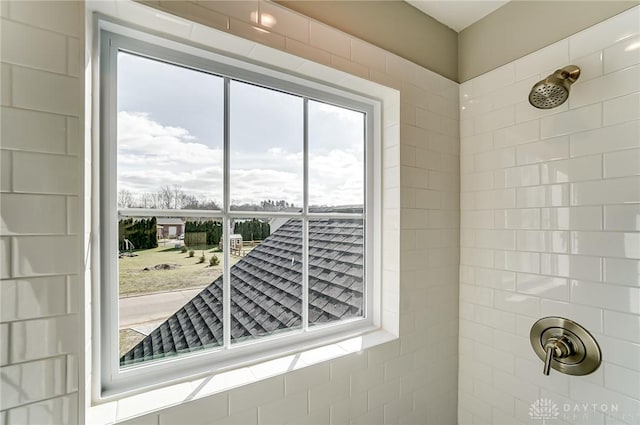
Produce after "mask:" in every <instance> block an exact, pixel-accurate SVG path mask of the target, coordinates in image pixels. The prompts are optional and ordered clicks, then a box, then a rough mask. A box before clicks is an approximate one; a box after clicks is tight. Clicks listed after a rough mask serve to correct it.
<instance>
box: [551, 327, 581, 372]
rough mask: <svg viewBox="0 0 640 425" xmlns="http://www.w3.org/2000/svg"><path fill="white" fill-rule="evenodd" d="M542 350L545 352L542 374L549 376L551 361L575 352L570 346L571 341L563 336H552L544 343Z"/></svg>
mask: <svg viewBox="0 0 640 425" xmlns="http://www.w3.org/2000/svg"><path fill="white" fill-rule="evenodd" d="M544 350H545V352H546V355H545V359H544V369H543V373H544V374H545V375H549V371H550V370H551V360H554V359H555V360H558V359H564V358H566V357H569V356H571V355H573V354H574V352H575V350H574V349H573V346H572V345H571V340H569V338H567V337H566V336H564V335H559V336H557V337H555V336H552V337H550V338H549V339H547V341H546V342H545V343H544Z"/></svg>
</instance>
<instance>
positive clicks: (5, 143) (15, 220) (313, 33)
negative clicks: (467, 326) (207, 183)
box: [0, 1, 459, 425]
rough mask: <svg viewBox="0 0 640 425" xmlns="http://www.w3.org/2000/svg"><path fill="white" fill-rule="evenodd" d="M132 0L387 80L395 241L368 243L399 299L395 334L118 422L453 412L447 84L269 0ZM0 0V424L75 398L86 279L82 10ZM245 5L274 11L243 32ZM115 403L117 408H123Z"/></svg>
mask: <svg viewBox="0 0 640 425" xmlns="http://www.w3.org/2000/svg"><path fill="white" fill-rule="evenodd" d="M148 3H149V4H151V5H152V6H155V7H159V8H162V9H163V10H167V11H170V12H171V13H175V14H177V15H181V16H183V17H186V18H188V19H193V20H196V21H198V22H201V23H204V24H206V25H209V26H212V27H214V28H216V29H220V30H222V31H226V32H228V33H231V34H235V35H237V36H240V37H244V38H249V39H251V40H253V41H256V42H259V43H263V44H266V45H268V46H271V47H274V48H277V49H280V50H283V51H286V52H289V53H292V54H295V55H298V56H301V57H304V58H306V59H310V60H313V61H315V62H318V63H321V64H323V65H327V66H330V67H334V68H337V69H340V70H342V71H345V72H348V73H350V74H353V75H356V76H359V77H363V78H367V79H371V80H373V81H376V82H379V83H381V84H384V85H388V86H390V87H394V88H396V89H398V90H400V92H401V107H400V116H398V117H396V119H397V124H396V129H397V126H399V128H400V138H401V143H400V146H392V147H390V148H389V149H387V150H386V151H385V152H384V154H383V155H384V159H383V162H384V164H383V166H384V169H385V173H384V176H383V182H384V183H383V185H384V188H385V189H384V190H385V193H384V197H385V200H384V206H385V211H384V217H383V219H384V221H385V227H386V228H388V229H396V230H397V229H399V230H400V231H401V237H400V243H399V246H398V245H397V244H394V243H389V244H388V245H385V246H384V248H383V256H384V257H385V258H387V259H389V258H392V257H396V258H397V257H398V256H400V270H399V273H400V300H399V301H398V300H393V299H390V300H388V301H389V304H386V306H387V308H393V306H394V303H398V302H399V303H400V310H399V315H400V317H399V321H400V339H399V340H397V341H394V342H391V343H388V344H385V345H382V346H378V347H376V348H374V349H370V350H367V351H365V352H362V353H360V354H357V355H351V356H348V357H344V358H340V359H336V360H333V361H331V362H325V363H321V364H318V365H314V366H310V367H307V368H304V369H302V370H299V371H296V372H292V373H289V374H287V375H283V376H277V377H273V378H269V379H266V380H263V381H261V382H259V383H257V384H254V385H249V386H243V387H239V388H237V389H234V390H232V391H228V392H222V393H220V394H217V395H214V396H212V397H207V398H203V399H200V400H197V401H193V402H190V403H185V404H183V405H181V406H179V407H174V408H170V409H166V410H162V411H160V412H157V413H154V414H150V415H147V416H144V417H141V418H138V419H135V420H133V421H132V423H140V424H158V423H160V424H163V425H164V424H187V423H209V424H213V423H240V424H257V423H260V424H266V423H286V422H289V423H299V424H302V423H318V424H326V423H330V422H331V423H335V424H339V423H349V422H350V421H351V422H352V423H354V424H356V423H367V424H369V423H433V424H453V423H455V421H456V397H457V344H458V341H457V333H456V332H457V328H458V276H457V274H458V252H459V248H458V245H459V230H458V229H459V227H458V223H459V214H458V211H459V141H458V140H459V138H458V131H459V130H458V129H459V125H458V86H457V84H455V83H454V82H451V81H449V80H446V79H445V78H443V77H440V76H438V75H436V74H434V73H432V72H430V71H427V70H425V69H423V68H420V67H418V66H416V65H414V64H412V63H410V62H408V61H405V60H403V59H401V58H399V57H397V56H395V55H393V54H390V53H388V52H385V51H384V50H381V49H379V48H376V47H374V46H371V45H369V44H366V43H364V42H361V41H359V40H357V39H355V38H353V37H350V36H347V35H345V34H344V33H341V32H339V31H337V30H334V29H332V28H330V27H327V26H326V25H323V24H319V23H317V22H314V21H311V20H309V19H307V18H306V17H304V16H301V15H298V14H294V13H291V12H289V11H287V10H286V9H284V8H282V7H280V6H277V5H275V4H273V3H269V2H262V1H260V2H258V1H242V2H217V1H213V2H198V3H196V2H174V1H169V2H148ZM0 4H1V5H2V10H1V13H2V18H3V20H2V52H1V54H2V56H1V58H2V62H3V64H2V144H1V151H0V157H1V159H2V165H1V167H0V170H1V171H2V175H1V177H0V180H1V188H0V189H1V192H2V203H1V205H2V206H1V208H2V228H1V232H2V238H1V241H2V244H1V245H0V246H1V253H2V257H1V258H2V261H3V263H2V264H0V270H1V271H2V276H1V279H2V280H1V281H0V289H1V291H2V292H1V294H2V317H1V329H0V335H1V336H2V341H1V344H0V347H1V348H2V357H1V359H2V388H1V392H2V406H1V409H2V410H1V412H0V423H3V424H29V423H34V424H46V423H51V424H61V423H64V424H73V423H75V422H77V420H78V419H77V418H78V412H79V411H81V410H82V409H83V406H82V405H83V401H82V399H83V397H82V394H81V395H80V397H79V396H78V387H79V386H80V388H81V389H82V387H83V386H84V383H78V376H82V373H81V368H82V365H81V363H82V361H81V359H82V356H81V355H80V353H81V352H82V351H83V350H84V344H85V341H84V339H83V337H82V324H81V322H80V320H81V317H82V309H83V307H82V305H83V302H82V300H80V298H81V296H82V294H83V292H82V290H81V287H82V286H84V287H85V288H88V287H89V285H90V282H87V281H84V279H83V277H82V276H83V274H82V273H83V270H84V268H85V260H86V259H85V257H84V256H83V254H82V252H84V251H83V250H82V248H81V245H82V241H81V240H86V239H85V235H83V234H82V231H83V227H82V226H83V210H82V208H81V205H82V203H83V196H84V194H83V192H82V186H83V178H85V177H83V172H82V168H83V165H84V161H83V158H84V152H85V145H84V143H85V142H84V140H83V138H82V136H81V133H82V131H81V128H82V127H83V122H82V119H81V116H82V110H83V106H84V99H83V91H82V88H83V82H82V78H81V74H82V72H83V65H82V64H83V61H82V57H81V56H82V52H83V49H82V41H81V40H82V38H83V13H84V5H83V3H82V2H80V1H70V2H24V1H15V2H14V1H1V2H0ZM123 4H124V3H123V2H120V3H119V6H118V7H124V6H123ZM132 6H136V7H143V6H139V5H132ZM258 8H260V9H261V10H262V11H266V12H268V13H270V14H271V15H273V16H274V17H276V19H277V22H278V24H277V25H276V26H275V27H273V28H271V29H270V32H268V33H266V32H258V31H255V30H254V29H253V26H252V25H253V24H252V23H251V21H250V18H251V11H252V10H256V9H258ZM128 11H129V12H128V14H127V17H128V18H130V19H134V20H135V19H136V17H137V14H136V13H135V7H132V8H130V9H128ZM165 21H166V22H169V24H170V23H171V21H167V20H165ZM157 29H159V30H160V29H161V28H157ZM386 119H387V120H389V117H387V118H386ZM389 130H393V129H391V128H389ZM398 171H399V172H398ZM87 173H90V168H88V169H87ZM398 175H399V176H400V178H399V179H397V178H394V176H398ZM89 195H91V194H89ZM93 195H95V194H93ZM9 347H11V348H10V349H9ZM153 401H154V402H156V400H153ZM116 414H117V415H118V416H119V417H126V412H125V409H124V407H123V406H122V409H120V410H119V411H118V412H114V415H113V417H115V415H116Z"/></svg>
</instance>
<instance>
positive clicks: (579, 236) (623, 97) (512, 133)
mask: <svg viewBox="0 0 640 425" xmlns="http://www.w3.org/2000/svg"><path fill="white" fill-rule="evenodd" d="M639 33H640V7H636V8H633V9H630V10H628V11H627V12H624V13H622V14H621V15H618V16H616V17H614V18H611V19H609V20H607V21H605V22H602V23H600V24H598V25H596V26H594V27H592V28H589V29H587V30H584V31H582V32H580V33H578V34H575V35H574V36H572V37H570V38H568V39H566V40H562V41H560V42H558V43H555V44H553V45H551V46H549V47H546V48H544V49H541V50H540V51H538V52H535V53H532V54H530V55H528V56H526V57H524V58H521V59H518V60H516V61H515V62H512V63H509V64H507V65H505V66H503V67H501V68H499V69H496V70H494V71H491V72H488V73H487V74H485V75H482V76H480V77H477V78H475V79H473V80H471V81H468V82H465V83H463V84H461V86H460V106H461V110H460V114H461V122H460V128H461V152H460V156H461V177H462V181H461V200H462V203H461V217H462V220H461V230H460V232H461V234H460V236H461V259H460V262H461V265H460V282H461V283H460V341H459V345H460V358H459V361H460V371H459V374H460V378H459V408H458V420H459V423H460V424H472V423H473V424H534V423H540V418H539V417H536V415H535V414H532V411H531V410H530V407H531V406H532V404H533V403H535V402H536V401H537V400H538V399H540V398H548V399H550V400H551V402H552V403H555V404H556V405H557V407H558V409H559V410H558V413H559V416H558V417H557V418H555V420H554V422H557V423H559V424H560V423H562V424H587V423H588V424H637V423H640V361H639V359H640V292H639V291H638V290H639V288H640V260H639V259H640V225H639V223H640V177H638V175H639V174H640V74H638V70H639V69H640V67H639V65H640V48H639V46H638V34H639ZM570 63H575V64H577V65H579V66H581V67H582V75H581V77H580V79H579V80H578V82H576V83H575V84H574V86H573V87H572V89H571V94H570V96H569V100H568V102H567V103H565V104H564V105H562V106H561V107H558V108H555V109H551V110H547V111H539V110H536V109H534V108H533V107H531V106H530V105H529V104H528V102H527V99H526V96H527V94H528V90H529V89H530V88H531V86H532V84H533V83H535V82H536V81H538V80H540V79H542V78H544V77H546V76H547V75H548V74H549V73H550V72H552V71H553V70H554V69H557V68H561V67H563V66H565V65H568V64H570ZM507 101H509V102H507ZM514 111H515V115H514ZM512 146H513V147H515V155H514V154H512V152H511V151H509V150H508V147H512ZM505 188H514V189H515V190H516V195H515V205H513V204H511V203H509V202H508V201H510V200H511V198H509V197H505V196H506V195H507V194H505V193H504V192H502V196H501V197H500V198H499V199H496V191H497V190H504V189H505ZM499 201H501V202H499ZM505 230H507V231H510V232H512V233H505ZM505 273H506V275H505ZM550 315H558V316H563V317H567V318H569V319H573V320H575V321H577V322H579V323H581V324H582V325H584V326H585V327H586V328H587V329H588V330H589V331H590V332H592V333H593V334H594V336H595V337H596V339H597V340H598V341H599V343H600V346H601V348H602V351H603V364H602V366H601V367H600V369H599V370H598V371H597V372H596V373H594V374H593V375H590V376H587V377H569V376H566V375H562V374H560V373H558V372H556V371H553V370H552V372H551V376H548V377H546V376H543V375H542V362H541V361H540V360H539V359H538V358H537V356H536V355H535V354H534V352H533V350H532V349H531V347H530V344H529V330H530V327H531V325H532V324H533V323H534V322H535V320H537V319H538V318H540V317H543V316H550ZM586 402H589V403H595V404H597V407H593V405H591V406H590V407H587V408H585V407H584V405H581V403H586ZM576 406H577V407H576ZM576 409H577V410H576ZM534 413H535V412H534Z"/></svg>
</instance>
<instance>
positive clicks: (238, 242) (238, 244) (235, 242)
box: [218, 233, 242, 254]
mask: <svg viewBox="0 0 640 425" xmlns="http://www.w3.org/2000/svg"><path fill="white" fill-rule="evenodd" d="M223 239H224V235H223V237H221V238H220V243H219V245H218V246H219V247H220V249H224V248H223V243H222V240H223ZM229 243H230V244H231V252H237V253H238V254H240V252H241V251H242V235H239V234H237V233H234V234H232V235H230V236H229Z"/></svg>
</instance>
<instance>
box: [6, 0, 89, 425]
mask: <svg viewBox="0 0 640 425" xmlns="http://www.w3.org/2000/svg"><path fill="white" fill-rule="evenodd" d="M0 5H1V10H0V13H1V15H2V22H1V24H0V25H1V30H0V31H1V38H2V49H1V51H0V55H1V60H2V89H1V92H2V99H1V104H2V108H1V112H0V120H1V121H2V133H1V145H0V147H1V149H0V159H1V164H0V172H1V174H0V192H1V197H2V199H1V200H0V215H1V221H0V223H1V224H0V236H1V237H0V241H1V242H0V244H1V245H0V259H1V261H2V262H1V263H0V279H1V280H0V299H1V301H0V303H1V304H0V309H1V310H0V337H1V340H0V366H1V371H0V375H1V388H0V394H1V397H2V399H1V402H0V409H1V412H0V423H2V424H27V423H32V424H41V423H42V424H44V423H58V424H63V423H65V424H66V423H76V422H77V420H78V419H77V418H78V406H79V400H80V398H81V397H79V395H78V394H79V392H78V389H79V382H78V376H79V368H80V361H79V359H80V352H81V350H82V345H83V340H82V331H81V326H80V323H81V322H80V319H79V318H80V314H79V313H80V310H79V301H80V300H79V294H80V293H81V286H80V285H82V283H81V282H82V280H81V279H80V276H81V273H82V268H83V257H82V254H81V252H82V251H81V243H80V239H81V234H82V222H81V221H80V218H81V216H82V214H81V213H80V214H79V211H80V209H79V207H80V205H81V193H82V159H81V156H80V152H82V136H81V130H80V128H81V122H82V121H81V116H82V111H83V103H84V100H83V93H82V89H83V78H82V48H81V46H82V43H83V34H84V31H83V10H84V7H83V4H82V3H80V2H46V3H40V4H39V3H37V2H20V1H18V2H11V3H10V2H7V1H1V2H0Z"/></svg>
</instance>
